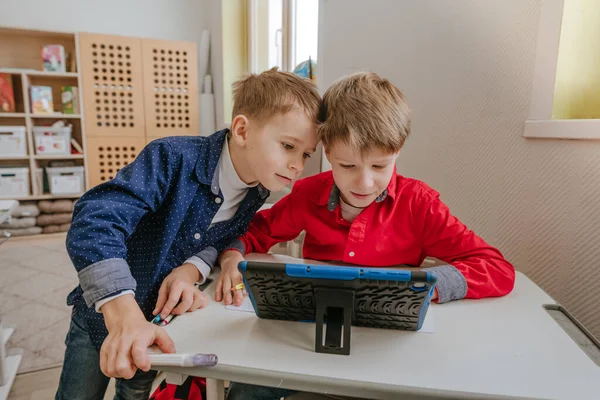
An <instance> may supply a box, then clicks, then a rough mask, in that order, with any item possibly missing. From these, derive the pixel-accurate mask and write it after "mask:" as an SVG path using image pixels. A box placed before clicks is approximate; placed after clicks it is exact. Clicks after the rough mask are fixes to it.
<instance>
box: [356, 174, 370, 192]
mask: <svg viewBox="0 0 600 400" xmlns="http://www.w3.org/2000/svg"><path fill="white" fill-rule="evenodd" d="M357 186H358V189H364V190H368V189H370V188H371V187H373V177H372V176H371V174H369V173H368V172H365V173H362V174H361V175H360V176H359V178H358V182H357Z"/></svg>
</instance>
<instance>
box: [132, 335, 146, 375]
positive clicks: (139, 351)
mask: <svg viewBox="0 0 600 400" xmlns="http://www.w3.org/2000/svg"><path fill="white" fill-rule="evenodd" d="M131 356H132V358H133V363H134V364H135V365H136V366H137V367H138V368H139V369H141V370H142V371H144V372H148V371H149V370H150V359H149V358H148V344H147V343H144V342H143V341H142V340H139V339H137V340H135V341H134V342H133V345H132V346H131Z"/></svg>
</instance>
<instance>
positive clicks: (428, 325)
mask: <svg viewBox="0 0 600 400" xmlns="http://www.w3.org/2000/svg"><path fill="white" fill-rule="evenodd" d="M433 314H434V312H433V307H431V306H429V308H428V309H427V314H426V315H425V321H423V325H421V329H419V330H418V331H417V332H422V333H435V318H434V315H433Z"/></svg>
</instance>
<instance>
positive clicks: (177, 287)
mask: <svg viewBox="0 0 600 400" xmlns="http://www.w3.org/2000/svg"><path fill="white" fill-rule="evenodd" d="M182 291H183V284H181V283H178V282H175V283H174V284H173V285H171V290H170V292H169V299H168V300H167V302H166V303H165V306H164V307H163V309H162V310H161V312H160V317H161V318H162V319H165V318H167V317H168V316H169V314H171V310H173V308H174V307H175V306H176V305H177V303H179V299H181V292H182Z"/></svg>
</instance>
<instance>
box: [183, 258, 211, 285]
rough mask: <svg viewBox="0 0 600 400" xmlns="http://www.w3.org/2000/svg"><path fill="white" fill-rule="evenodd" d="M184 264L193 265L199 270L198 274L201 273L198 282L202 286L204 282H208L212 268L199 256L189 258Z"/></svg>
mask: <svg viewBox="0 0 600 400" xmlns="http://www.w3.org/2000/svg"><path fill="white" fill-rule="evenodd" d="M184 264H192V265H194V266H196V268H198V272H200V280H199V281H198V282H199V283H200V284H203V283H204V281H206V278H207V277H208V276H209V275H210V271H211V268H210V266H209V265H208V264H207V263H205V262H204V260H202V259H201V258H200V257H198V256H192V257H190V258H188V259H187V260H185V262H184Z"/></svg>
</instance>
